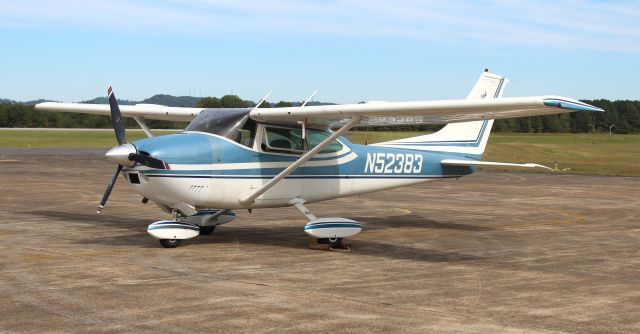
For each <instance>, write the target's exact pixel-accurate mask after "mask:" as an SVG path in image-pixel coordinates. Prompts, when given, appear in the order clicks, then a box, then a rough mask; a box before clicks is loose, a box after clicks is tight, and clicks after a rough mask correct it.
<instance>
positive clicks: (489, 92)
mask: <svg viewBox="0 0 640 334" xmlns="http://www.w3.org/2000/svg"><path fill="white" fill-rule="evenodd" d="M507 82H508V80H507V79H506V78H504V77H502V76H499V75H496V74H492V73H489V72H488V71H487V70H485V72H484V73H482V75H481V76H480V78H479V79H478V81H477V82H476V84H475V85H474V86H473V89H471V92H470V93H469V95H468V96H467V99H492V98H500V97H502V93H503V92H504V88H505V86H506V85H507ZM492 126H493V120H485V121H474V122H461V123H450V124H447V125H446V126H445V127H444V128H442V129H440V131H438V132H436V133H433V134H428V135H424V136H418V137H411V138H404V139H399V140H393V141H388V142H383V143H378V144H376V146H384V147H393V148H405V149H412V150H421V151H432V152H451V153H461V154H467V155H474V156H477V157H480V156H481V155H482V154H483V153H484V149H485V147H486V146H487V141H488V140H489V134H490V133H491V127H492Z"/></svg>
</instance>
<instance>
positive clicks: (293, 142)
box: [262, 127, 342, 154]
mask: <svg viewBox="0 0 640 334" xmlns="http://www.w3.org/2000/svg"><path fill="white" fill-rule="evenodd" d="M328 137H329V135H327V134H326V133H324V132H320V131H316V130H310V129H306V138H305V139H302V129H298V128H296V129H291V128H280V127H265V128H264V134H263V136H262V150H263V151H265V152H274V153H287V154H302V153H304V152H306V151H308V150H310V149H313V148H314V147H316V146H318V145H319V144H320V143H321V142H322V141H323V140H325V139H327V138H328ZM340 150H342V144H340V142H338V141H337V140H336V141H334V142H332V143H330V144H329V145H327V146H326V147H325V148H323V149H322V150H321V151H320V152H319V153H333V152H338V151H340Z"/></svg>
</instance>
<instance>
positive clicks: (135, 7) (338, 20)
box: [0, 0, 640, 53]
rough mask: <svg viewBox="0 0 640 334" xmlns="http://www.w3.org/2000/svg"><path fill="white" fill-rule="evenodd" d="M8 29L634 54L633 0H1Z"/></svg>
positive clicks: (636, 6)
mask: <svg viewBox="0 0 640 334" xmlns="http://www.w3.org/2000/svg"><path fill="white" fill-rule="evenodd" d="M0 24H3V25H5V26H7V25H9V26H11V25H13V26H21V27H24V26H36V27H47V28H48V27H58V28H65V29H76V28H77V29H99V30H114V31H119V32H127V33H130V32H133V33H138V34H154V35H163V34H165V35H173V34H192V35H196V36H216V35H218V36H219V35H221V34H224V35H233V36H239V37H243V36H244V37H254V36H262V37H264V36H269V37H279V36H284V37H293V38H295V37H299V36H308V35H311V36H321V37H366V38H380V37H393V38H402V39H410V40H420V41H425V42H431V43H446V44H449V45H456V44H461V45H462V44H466V43H477V44H491V45H492V46H494V45H497V46H533V47H554V48H562V49H569V50H601V51H616V52H620V51H621V52H632V53H640V3H639V2H638V1H633V0H629V1H624V0H619V1H608V2H600V1H585V0H555V1H550V0H543V1H536V2H523V1H516V0H493V1H488V0H485V1H470V0H463V1H455V2H454V1H412V0H400V1H384V0H370V1H360V0H333V1H315V0H307V1H293V0H272V1H258V0H246V1H228V0H225V1H222V0H194V1H191V2H187V3H185V2H183V1H176V0H164V1H125V0H113V1H109V2H104V1H91V0H85V1H80V0H69V1H61V2H53V1H44V0H22V1H19V2H18V1H5V2H3V3H1V4H0Z"/></svg>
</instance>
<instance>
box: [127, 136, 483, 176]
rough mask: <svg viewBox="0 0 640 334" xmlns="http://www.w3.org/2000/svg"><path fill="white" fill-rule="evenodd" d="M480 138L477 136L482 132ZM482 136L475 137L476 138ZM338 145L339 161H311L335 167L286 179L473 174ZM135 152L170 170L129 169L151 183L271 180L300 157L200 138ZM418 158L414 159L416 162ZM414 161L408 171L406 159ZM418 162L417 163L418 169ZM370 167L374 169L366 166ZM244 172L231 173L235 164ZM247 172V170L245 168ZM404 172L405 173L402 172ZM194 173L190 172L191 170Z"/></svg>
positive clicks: (414, 154)
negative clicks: (165, 179)
mask: <svg viewBox="0 0 640 334" xmlns="http://www.w3.org/2000/svg"><path fill="white" fill-rule="evenodd" d="M481 133H482V132H481ZM481 137H482V136H481V135H480V136H479V138H481ZM340 142H341V143H342V144H343V145H345V146H347V148H348V149H349V152H347V153H343V154H342V155H337V154H334V155H324V156H322V157H314V158H312V159H311V160H310V161H312V162H313V161H319V162H320V161H322V162H327V163H330V162H331V161H332V160H335V164H329V165H327V166H315V167H305V166H304V165H303V166H302V167H300V168H298V169H296V170H295V171H294V172H293V173H292V174H290V175H289V178H310V179H312V178H371V179H375V178H424V179H427V178H440V177H458V176H461V175H466V174H470V173H473V172H474V171H475V170H474V168H473V167H464V166H447V167H444V166H442V165H441V164H440V161H442V160H443V159H468V158H470V157H469V156H468V155H462V154H455V153H442V152H428V151H418V150H410V149H400V148H389V147H380V146H365V145H357V144H352V143H350V142H349V141H347V140H346V139H344V138H342V137H341V138H340ZM133 144H134V145H135V146H136V147H137V148H138V150H139V151H145V152H147V153H149V154H150V155H151V156H153V157H155V158H158V159H160V160H163V161H165V162H167V163H169V164H170V165H171V166H173V169H169V170H157V169H146V168H144V167H141V168H135V167H134V168H129V170H132V169H133V170H138V171H139V172H140V173H141V174H145V175H147V176H150V177H180V178H184V177H193V178H263V179H267V178H272V177H273V176H275V175H277V174H278V173H280V172H281V171H282V170H283V169H284V168H285V167H286V165H287V163H293V162H294V161H296V160H297V159H298V158H299V157H300V156H299V155H283V154H270V153H264V152H256V151H253V150H251V149H249V148H248V147H245V146H242V145H239V144H237V143H235V142H232V141H230V140H229V139H227V138H223V137H219V136H215V135H210V134H203V133H183V134H175V135H167V136H161V137H153V138H148V139H143V140H140V141H136V142H134V143H133ZM352 153H353V154H355V158H354V159H352V160H350V161H346V162H343V163H340V164H338V159H339V158H342V157H347V156H348V155H350V154H352ZM418 156H419V157H418ZM409 158H411V160H412V161H413V163H412V165H411V167H410V168H409V167H407V166H406V165H407V164H408V159H409ZM417 160H420V161H421V165H420V166H419V167H420V168H418V163H417ZM372 161H373V162H374V165H375V166H373V167H372V166H371V163H372ZM273 162H276V163H277V162H281V163H285V164H284V165H283V167H278V168H260V167H259V164H260V163H273ZM238 163H242V164H243V166H240V165H239V166H238V168H233V167H234V164H238ZM247 163H255V164H256V166H255V168H247V165H246V164H247ZM186 164H188V165H191V167H193V165H196V166H198V165H202V168H201V169H200V168H197V167H196V169H195V170H179V168H180V165H186ZM212 165H213V166H216V165H218V166H220V165H222V166H225V167H226V168H227V169H224V170H220V169H211V168H210V167H211V166H212ZM249 167H250V166H249ZM405 167H406V168H405ZM191 169H194V168H191Z"/></svg>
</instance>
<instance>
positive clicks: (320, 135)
mask: <svg viewBox="0 0 640 334" xmlns="http://www.w3.org/2000/svg"><path fill="white" fill-rule="evenodd" d="M327 138H329V135H327V134H326V133H324V132H319V131H314V130H307V143H308V146H309V149H313V148H314V147H316V146H318V145H320V143H322V141H323V140H325V139H327ZM340 150H342V144H340V142H339V141H337V140H336V141H333V142H331V143H329V145H327V146H325V147H324V148H323V149H322V150H320V152H319V153H320V154H322V153H334V152H338V151H340Z"/></svg>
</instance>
